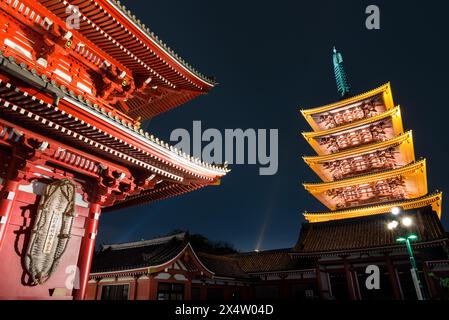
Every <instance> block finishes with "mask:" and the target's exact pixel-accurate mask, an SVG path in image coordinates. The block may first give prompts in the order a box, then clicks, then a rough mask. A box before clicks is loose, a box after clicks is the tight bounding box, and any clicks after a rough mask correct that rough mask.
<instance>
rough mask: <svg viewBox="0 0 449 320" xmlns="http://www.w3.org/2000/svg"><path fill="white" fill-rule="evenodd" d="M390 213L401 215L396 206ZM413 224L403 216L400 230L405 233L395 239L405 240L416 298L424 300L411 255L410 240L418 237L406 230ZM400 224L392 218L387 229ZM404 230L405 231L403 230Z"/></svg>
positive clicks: (393, 228) (408, 218) (414, 262)
mask: <svg viewBox="0 0 449 320" xmlns="http://www.w3.org/2000/svg"><path fill="white" fill-rule="evenodd" d="M391 213H392V214H393V215H394V216H395V217H398V216H399V215H401V213H402V210H401V209H400V208H398V207H394V208H392V210H391ZM412 225H413V220H412V219H411V218H410V217H403V218H402V219H401V226H402V228H401V230H402V231H403V232H401V233H403V234H404V233H405V234H406V235H405V236H404V235H401V236H400V237H399V238H397V239H396V241H397V242H401V243H403V242H405V244H406V246H407V252H408V255H409V258H410V264H411V265H412V269H411V270H410V271H411V273H412V279H413V283H414V285H415V290H416V296H417V298H418V300H424V295H423V292H424V288H423V286H422V283H421V281H420V279H419V273H418V267H417V265H416V260H415V257H414V255H413V248H412V245H411V241H415V240H417V239H418V236H417V235H416V234H413V233H410V230H408V228H410V227H411V226H412ZM399 226H400V223H399V221H397V220H393V221H391V222H390V223H388V229H389V230H395V229H397V228H398V227H399ZM404 231H405V232H404Z"/></svg>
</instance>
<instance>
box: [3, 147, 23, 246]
mask: <svg viewBox="0 0 449 320" xmlns="http://www.w3.org/2000/svg"><path fill="white" fill-rule="evenodd" d="M19 162H20V159H19V158H18V157H17V154H16V151H15V150H14V151H13V154H12V155H11V161H10V162H9V164H8V166H7V169H6V177H5V181H4V182H3V189H2V191H1V192H0V251H1V250H2V247H3V242H4V240H5V236H6V229H7V228H8V225H9V221H10V220H11V215H12V211H13V205H14V200H15V199H16V196H17V192H18V191H19V184H20V182H19V180H20V179H18V177H17V175H18V171H17V169H18V165H19ZM5 165H6V163H5Z"/></svg>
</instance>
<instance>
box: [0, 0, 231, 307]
mask: <svg viewBox="0 0 449 320" xmlns="http://www.w3.org/2000/svg"><path fill="white" fill-rule="evenodd" d="M0 11H1V12H0V22H1V28H2V29H1V30H0V159H1V160H0V162H1V163H2V169H1V173H0V174H1V191H0V273H1V274H2V275H3V276H2V278H1V280H0V299H14V298H18V299H73V298H75V299H83V298H84V296H85V290H86V285H87V281H88V276H89V270H90V265H91V261H92V254H93V251H94V245H95V237H96V235H97V229H98V220H99V217H100V214H101V212H104V211H111V210H114V209H119V208H126V207H130V206H133V205H139V204H145V203H149V202H152V201H156V200H161V199H165V198H168V197H172V196H176V195H180V194H183V193H186V192H190V191H193V190H196V189H198V188H201V187H204V186H207V185H216V184H219V182H220V179H221V177H223V176H224V175H225V174H226V173H227V172H228V170H227V169H226V168H225V167H220V166H215V165H210V164H206V163H204V162H202V161H201V160H200V159H197V158H194V157H191V156H189V155H186V154H185V153H183V152H182V151H181V150H177V149H175V148H173V147H172V146H169V145H168V144H167V143H166V142H164V141H161V140H159V139H158V138H155V137H154V136H153V135H150V134H148V133H147V132H144V131H143V130H142V129H141V128H140V123H141V122H142V121H144V120H147V119H150V118H152V117H154V116H156V115H158V114H160V113H163V112H165V111H168V110H170V109H172V108H175V107H177V106H179V105H181V104H183V103H185V102H187V101H189V100H191V99H193V98H195V97H197V96H200V95H203V94H206V93H207V92H208V91H209V90H211V89H212V88H213V87H214V85H215V82H214V80H213V79H211V78H208V77H206V76H203V75H202V74H200V73H199V72H198V71H196V70H195V69H193V68H192V67H191V66H190V65H188V64H187V63H186V62H185V61H184V60H183V59H181V58H180V57H179V56H178V55H176V54H175V53H174V52H173V51H172V50H171V49H170V48H169V47H167V46H166V45H165V44H164V43H163V42H162V41H161V40H159V39H158V37H157V36H155V35H154V34H153V33H152V32H151V31H150V30H149V29H148V28H147V27H146V26H144V25H143V24H142V23H141V22H140V21H139V20H138V19H136V17H135V16H134V15H132V13H130V11H128V10H127V9H126V8H125V7H124V6H122V5H121V4H120V3H119V2H118V1H115V0H65V1H63V0H33V1H32V0H0ZM72 283H73V286H74V289H72V287H71V284H72Z"/></svg>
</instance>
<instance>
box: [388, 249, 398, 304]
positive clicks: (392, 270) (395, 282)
mask: <svg viewBox="0 0 449 320" xmlns="http://www.w3.org/2000/svg"><path fill="white" fill-rule="evenodd" d="M385 259H386V262H387V268H388V274H389V275H390V282H391V286H392V287H393V295H394V299H395V300H402V295H401V288H400V285H399V282H398V276H397V274H396V269H395V268H394V265H393V262H392V261H391V258H390V257H389V256H386V258H385Z"/></svg>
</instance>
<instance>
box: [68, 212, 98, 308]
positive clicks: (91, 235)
mask: <svg viewBox="0 0 449 320" xmlns="http://www.w3.org/2000/svg"><path fill="white" fill-rule="evenodd" d="M100 213H101V206H100V204H98V203H91V204H90V208H89V216H88V217H87V219H86V227H85V233H84V237H83V239H82V241H81V248H80V253H79V257H78V268H79V273H80V277H79V285H80V288H79V289H78V290H76V291H75V294H74V299H75V300H83V299H84V296H85V294H86V287H87V282H88V281H89V272H90V267H91V265H92V256H93V253H94V249H95V238H96V237H97V231H98V219H99V218H100Z"/></svg>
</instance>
